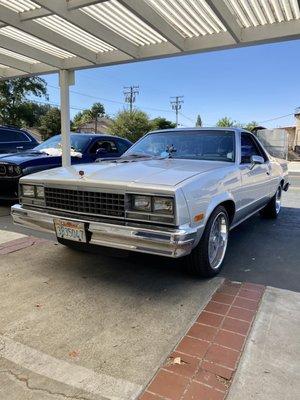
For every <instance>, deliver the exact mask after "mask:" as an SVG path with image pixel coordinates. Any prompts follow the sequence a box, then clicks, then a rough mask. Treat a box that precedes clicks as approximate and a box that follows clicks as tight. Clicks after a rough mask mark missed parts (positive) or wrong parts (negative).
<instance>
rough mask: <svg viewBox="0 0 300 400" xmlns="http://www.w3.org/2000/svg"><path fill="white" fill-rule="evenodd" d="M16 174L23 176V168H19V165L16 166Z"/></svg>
mask: <svg viewBox="0 0 300 400" xmlns="http://www.w3.org/2000/svg"><path fill="white" fill-rule="evenodd" d="M14 172H15V174H16V175H21V174H22V168H21V167H19V166H18V165H15V166H14Z"/></svg>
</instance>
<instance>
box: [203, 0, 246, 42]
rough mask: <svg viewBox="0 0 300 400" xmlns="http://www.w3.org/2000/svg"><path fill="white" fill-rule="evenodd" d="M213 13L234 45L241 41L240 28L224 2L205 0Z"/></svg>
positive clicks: (222, 0)
mask: <svg viewBox="0 0 300 400" xmlns="http://www.w3.org/2000/svg"><path fill="white" fill-rule="evenodd" d="M206 3H207V4H208V5H209V6H210V8H211V9H212V10H213V12H214V13H215V14H216V15H217V17H218V18H219V20H220V21H221V22H222V24H223V25H224V26H225V28H226V29H227V31H228V32H229V33H230V35H231V36H232V38H233V39H234V41H235V42H236V43H238V42H240V41H241V36H242V27H241V26H240V25H239V24H238V22H237V19H236V18H235V17H234V15H232V14H231V12H230V10H229V8H228V7H227V5H226V4H225V2H224V0H206Z"/></svg>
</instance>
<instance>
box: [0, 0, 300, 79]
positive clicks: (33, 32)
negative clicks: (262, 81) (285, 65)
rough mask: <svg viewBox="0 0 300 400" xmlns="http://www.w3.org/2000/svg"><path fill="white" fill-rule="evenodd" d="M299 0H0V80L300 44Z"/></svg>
mask: <svg viewBox="0 0 300 400" xmlns="http://www.w3.org/2000/svg"><path fill="white" fill-rule="evenodd" d="M299 3H300V0H98V1H95V0H34V1H32V0H0V79H6V78H9V77H15V76H26V75H29V74H43V73H51V72H54V71H57V70H59V69H71V70H74V69H80V68H91V67H95V66H101V65H112V64H118V63H124V62H133V61H138V60H144V59H152V58H161V57H167V56H173V55H180V54H189V53H195V52H202V51H210V50H216V49H223V48H232V47H240V46H246V45H251V44H258V43H267V42H274V41H281V40H289V39H298V38H300V5H299Z"/></svg>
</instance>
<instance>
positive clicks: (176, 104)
mask: <svg viewBox="0 0 300 400" xmlns="http://www.w3.org/2000/svg"><path fill="white" fill-rule="evenodd" d="M172 99H174V100H172ZM170 103H171V107H172V110H174V111H175V113H176V128H178V113H179V110H181V107H182V106H181V105H182V104H183V103H184V101H183V96H173V97H171V101H170Z"/></svg>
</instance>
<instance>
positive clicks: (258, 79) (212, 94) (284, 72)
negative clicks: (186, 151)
mask: <svg viewBox="0 0 300 400" xmlns="http://www.w3.org/2000/svg"><path fill="white" fill-rule="evenodd" d="M299 72H300V40H294V41H288V42H281V43H275V44H268V45H260V46H252V47H244V48H240V49H230V50H223V51H215V52H209V53H201V54H194V55H188V56H180V57H172V58H166V59H161V60H152V61H143V62H136V63H130V64H122V65H116V66H110V67H102V68H95V69H89V70H82V71H77V72H76V77H75V85H74V86H72V87H71V88H70V90H71V93H70V105H71V116H72V117H73V116H74V115H75V114H76V113H77V112H78V111H79V110H81V109H84V108H89V107H90V106H91V105H92V104H93V103H94V102H101V103H103V104H104V106H105V110H106V113H107V114H108V115H110V116H114V115H115V114H116V113H117V112H118V111H119V110H122V109H124V107H127V106H126V105H125V104H124V95H123V86H130V85H138V86H139V87H140V94H139V95H138V96H137V98H136V103H135V107H136V108H138V109H141V110H143V111H145V112H147V114H148V115H149V116H150V117H151V118H155V117H157V116H162V117H165V118H167V119H170V120H173V121H174V120H175V115H174V111H172V110H171V106H170V97H171V96H176V95H183V96H184V104H183V105H182V110H181V112H182V114H181V115H180V116H179V123H180V124H181V125H182V126H194V125H195V121H196V118H197V115H198V114H200V116H201V118H202V121H203V125H204V126H214V125H215V124H216V121H217V120H218V119H220V118H222V117H224V116H227V117H230V118H231V119H233V120H235V121H237V122H239V123H247V122H250V121H253V120H254V121H257V122H259V123H260V124H261V125H263V126H266V127H269V128H272V127H279V126H289V125H293V124H294V117H293V112H294V110H295V108H296V107H299V106H300V73H299ZM44 78H45V80H46V81H47V83H48V92H49V102H51V103H54V104H58V103H59V89H58V76H57V74H53V75H46V76H44ZM74 92H76V93H74ZM288 114H290V115H289V116H287V117H285V118H280V119H275V120H272V121H269V120H271V119H273V118H277V117H281V116H283V115H288Z"/></svg>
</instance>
